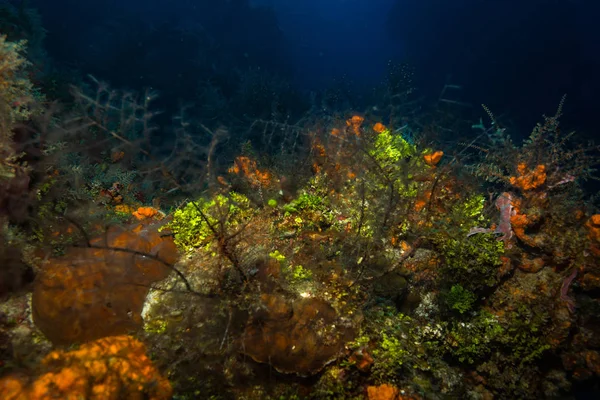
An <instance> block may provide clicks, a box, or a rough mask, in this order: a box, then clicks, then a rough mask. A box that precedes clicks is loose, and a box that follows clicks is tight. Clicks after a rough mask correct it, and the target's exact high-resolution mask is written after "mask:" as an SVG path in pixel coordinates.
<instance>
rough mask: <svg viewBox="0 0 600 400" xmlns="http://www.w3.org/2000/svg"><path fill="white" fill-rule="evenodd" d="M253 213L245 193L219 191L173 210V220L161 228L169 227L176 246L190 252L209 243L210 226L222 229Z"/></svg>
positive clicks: (240, 222)
mask: <svg viewBox="0 0 600 400" xmlns="http://www.w3.org/2000/svg"><path fill="white" fill-rule="evenodd" d="M200 211H201V212H202V214H204V216H205V217H206V219H205V218H204V217H203V216H202V214H201V212H200ZM254 213H255V210H254V209H253V208H252V207H251V206H250V200H248V198H247V197H246V196H244V195H242V194H239V193H236V192H230V193H228V194H227V195H223V194H219V195H217V196H215V197H214V198H212V199H211V200H206V199H198V200H196V201H193V202H189V203H188V204H186V206H185V207H183V208H181V209H179V210H177V211H175V213H174V214H173V220H172V221H171V222H170V223H168V224H166V225H165V226H164V227H162V228H161V230H165V229H168V230H171V231H172V232H173V234H174V240H175V244H176V245H177V247H178V248H180V249H182V250H184V251H186V252H190V251H192V250H194V249H196V248H199V247H203V246H209V245H210V243H211V241H212V239H213V236H214V232H213V230H212V229H211V228H210V226H213V227H214V228H216V229H221V228H220V227H221V226H223V227H224V228H225V229H235V227H236V226H238V225H240V224H242V223H244V222H245V221H247V220H248V219H249V218H250V217H251V216H252V215H254ZM220 221H224V222H225V223H224V225H221V224H220ZM209 224H210V226H209Z"/></svg>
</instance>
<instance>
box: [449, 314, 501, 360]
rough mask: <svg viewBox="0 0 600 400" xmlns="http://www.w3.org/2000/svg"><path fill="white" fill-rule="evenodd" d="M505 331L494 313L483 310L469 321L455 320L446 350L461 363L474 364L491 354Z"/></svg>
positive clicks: (450, 329) (450, 330)
mask: <svg viewBox="0 0 600 400" xmlns="http://www.w3.org/2000/svg"><path fill="white" fill-rule="evenodd" d="M504 333H505V331H504V329H503V328H502V326H501V324H500V323H499V322H498V320H497V318H496V317H495V316H494V315H492V314H490V313H488V312H486V311H481V312H479V313H477V315H476V316H475V317H474V318H472V319H471V320H469V321H468V322H459V321H453V323H452V325H451V327H450V328H449V332H448V334H447V337H446V342H445V345H444V347H445V349H444V350H445V351H446V352H447V353H448V354H450V355H451V356H452V357H453V358H455V359H456V360H458V361H459V362H461V363H468V364H473V363H476V362H478V361H480V360H482V359H483V358H484V357H486V356H487V355H489V354H490V353H491V352H492V350H493V349H494V346H495V345H496V344H497V343H498V340H500V338H501V337H502V336H503V335H504Z"/></svg>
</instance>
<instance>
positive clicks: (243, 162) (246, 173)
mask: <svg viewBox="0 0 600 400" xmlns="http://www.w3.org/2000/svg"><path fill="white" fill-rule="evenodd" d="M227 171H228V172H229V173H231V174H236V175H241V176H243V177H245V178H247V179H248V180H249V181H250V184H251V185H252V186H264V187H268V186H270V185H271V183H273V176H272V175H271V174H270V173H269V172H268V171H261V170H259V169H258V167H257V166H256V161H254V160H252V159H251V158H249V157H245V156H239V157H236V159H235V162H234V164H233V166H232V167H230V168H229V169H228V170H227Z"/></svg>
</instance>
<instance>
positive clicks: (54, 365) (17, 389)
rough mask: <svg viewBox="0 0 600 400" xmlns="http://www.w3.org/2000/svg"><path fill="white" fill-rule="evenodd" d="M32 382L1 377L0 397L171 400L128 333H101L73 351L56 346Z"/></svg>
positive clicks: (20, 399)
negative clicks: (57, 348) (105, 334)
mask: <svg viewBox="0 0 600 400" xmlns="http://www.w3.org/2000/svg"><path fill="white" fill-rule="evenodd" d="M41 364H42V365H41V367H42V370H43V371H44V372H43V373H42V374H41V375H39V376H38V377H37V378H36V379H34V380H33V381H31V382H30V381H29V379H28V378H27V377H24V376H20V375H16V374H14V375H9V376H7V377H4V378H3V379H1V380H0V397H1V398H2V399H4V400H50V399H67V400H70V399H72V400H76V399H90V400H117V399H152V400H162V399H170V398H171V394H172V389H171V384H170V383H169V381H168V380H167V379H166V378H164V377H162V376H161V375H160V373H159V371H158V370H157V369H156V368H155V367H154V365H153V364H152V361H151V360H150V359H149V358H148V356H147V355H146V347H145V346H144V344H142V343H141V342H139V341H138V340H136V339H134V338H133V337H131V336H112V337H105V338H102V339H99V340H96V341H94V342H90V343H86V344H84V345H82V346H80V347H79V349H77V350H72V351H63V350H56V351H53V352H51V353H50V354H48V355H47V356H46V357H45V358H44V359H43V360H42V363H41Z"/></svg>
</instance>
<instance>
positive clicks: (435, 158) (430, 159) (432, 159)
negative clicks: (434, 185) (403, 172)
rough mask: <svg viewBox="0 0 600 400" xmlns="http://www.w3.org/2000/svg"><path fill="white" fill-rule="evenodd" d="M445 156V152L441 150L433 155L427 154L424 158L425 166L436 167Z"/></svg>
mask: <svg viewBox="0 0 600 400" xmlns="http://www.w3.org/2000/svg"><path fill="white" fill-rule="evenodd" d="M443 155H444V152H443V151H441V150H440V151H436V152H433V153H429V154H425V155H424V156H423V160H425V164H427V165H429V166H431V167H434V166H436V165H437V164H438V163H439V162H440V160H441V159H442V156H443Z"/></svg>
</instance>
